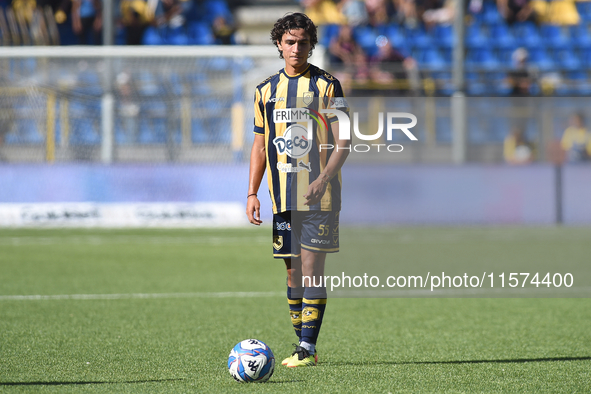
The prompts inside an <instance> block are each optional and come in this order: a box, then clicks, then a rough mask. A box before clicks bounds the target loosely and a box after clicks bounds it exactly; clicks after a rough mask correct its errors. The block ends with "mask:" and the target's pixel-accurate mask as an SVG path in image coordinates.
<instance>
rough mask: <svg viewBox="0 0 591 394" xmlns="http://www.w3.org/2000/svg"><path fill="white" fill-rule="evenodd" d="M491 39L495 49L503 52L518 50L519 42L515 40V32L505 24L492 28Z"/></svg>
mask: <svg viewBox="0 0 591 394" xmlns="http://www.w3.org/2000/svg"><path fill="white" fill-rule="evenodd" d="M490 37H491V39H490V40H489V42H490V44H492V46H493V47H494V48H497V49H502V50H506V49H511V50H514V49H516V48H517V40H516V39H515V36H514V35H513V32H512V31H511V30H510V29H509V27H508V26H507V25H506V24H504V23H501V24H497V25H494V26H491V27H490Z"/></svg>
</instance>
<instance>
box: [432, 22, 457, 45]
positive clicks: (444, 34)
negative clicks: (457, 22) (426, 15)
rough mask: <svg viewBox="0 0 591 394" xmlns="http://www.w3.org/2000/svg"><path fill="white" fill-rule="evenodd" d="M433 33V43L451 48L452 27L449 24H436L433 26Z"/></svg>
mask: <svg viewBox="0 0 591 394" xmlns="http://www.w3.org/2000/svg"><path fill="white" fill-rule="evenodd" d="M433 35H434V37H435V43H436V44H437V45H438V46H439V47H440V48H445V49H448V48H452V47H453V44H454V38H453V28H452V27H451V26H449V25H437V26H435V28H434V31H433Z"/></svg>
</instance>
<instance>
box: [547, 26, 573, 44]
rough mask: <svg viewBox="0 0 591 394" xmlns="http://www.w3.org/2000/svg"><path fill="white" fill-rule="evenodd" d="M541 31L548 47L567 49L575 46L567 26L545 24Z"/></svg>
mask: <svg viewBox="0 0 591 394" xmlns="http://www.w3.org/2000/svg"><path fill="white" fill-rule="evenodd" d="M540 32H541V35H542V39H543V40H544V44H545V46H546V47H550V48H553V49H567V48H572V47H573V42H572V40H571V38H570V34H569V30H568V29H567V28H566V27H564V28H563V27H560V26H555V25H543V26H542V27H541V31H540Z"/></svg>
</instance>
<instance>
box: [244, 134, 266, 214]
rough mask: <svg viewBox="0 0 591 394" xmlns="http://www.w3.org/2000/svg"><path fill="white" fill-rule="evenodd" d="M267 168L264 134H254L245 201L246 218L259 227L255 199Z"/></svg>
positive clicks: (259, 204) (257, 204) (257, 207)
mask: <svg viewBox="0 0 591 394" xmlns="http://www.w3.org/2000/svg"><path fill="white" fill-rule="evenodd" d="M266 166H267V156H266V152H265V136H264V134H255V135H254V142H253V143H252V150H251V151H250V174H249V176H248V198H247V201H246V216H248V221H249V222H251V223H252V224H256V225H257V226H258V225H260V224H261V223H262V222H263V221H262V220H261V202H260V201H259V199H258V197H257V193H258V190H259V186H260V185H261V181H262V180H263V174H264V173H265V167H266Z"/></svg>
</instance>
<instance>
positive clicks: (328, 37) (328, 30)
mask: <svg viewBox="0 0 591 394" xmlns="http://www.w3.org/2000/svg"><path fill="white" fill-rule="evenodd" d="M321 28H322V29H323V30H324V31H323V32H322V34H321V35H320V40H319V41H320V44H321V45H323V46H324V47H325V48H328V46H329V45H330V42H331V41H332V39H333V38H336V37H337V36H338V35H339V30H340V28H341V26H340V25H336V24H328V25H324V26H322V27H321Z"/></svg>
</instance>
